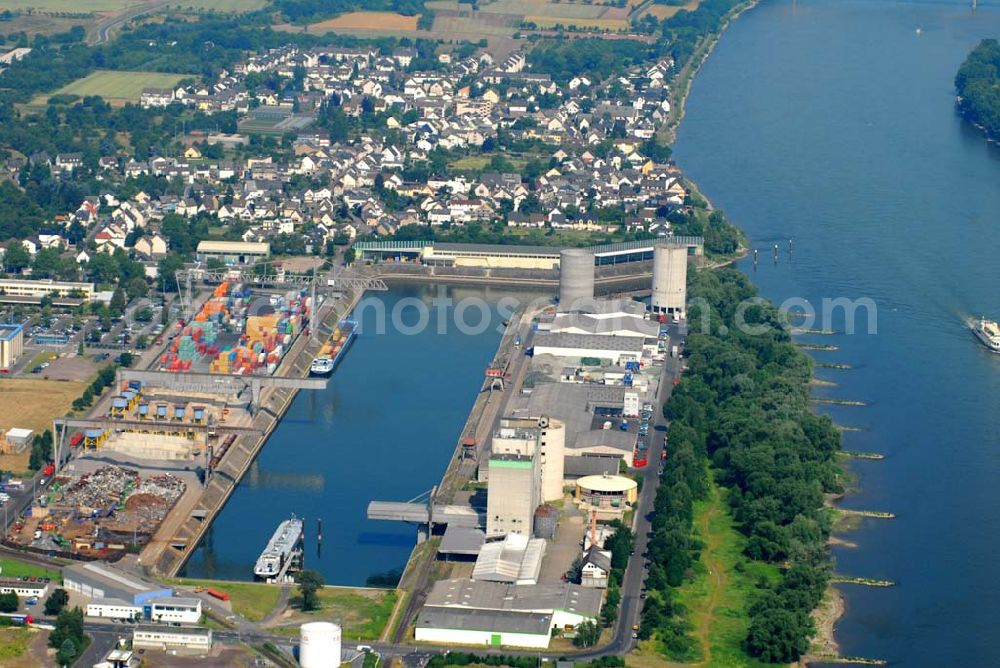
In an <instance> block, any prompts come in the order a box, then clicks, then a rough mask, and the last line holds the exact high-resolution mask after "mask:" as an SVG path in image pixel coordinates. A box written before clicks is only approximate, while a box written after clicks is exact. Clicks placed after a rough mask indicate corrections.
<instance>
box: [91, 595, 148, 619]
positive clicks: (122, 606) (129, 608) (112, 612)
mask: <svg viewBox="0 0 1000 668" xmlns="http://www.w3.org/2000/svg"><path fill="white" fill-rule="evenodd" d="M86 613H87V616H88V617H102V618H107V619H141V618H142V606H139V605H135V604H134V603H132V602H131V601H123V600H122V599H120V598H100V599H96V600H93V601H91V602H90V603H88V604H87V609H86Z"/></svg>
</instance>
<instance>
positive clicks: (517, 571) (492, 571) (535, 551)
mask: <svg viewBox="0 0 1000 668" xmlns="http://www.w3.org/2000/svg"><path fill="white" fill-rule="evenodd" d="M543 556H545V541H544V540H543V539H541V538H531V537H530V536H526V535H522V534H515V533H511V534H507V535H506V536H504V537H503V538H502V539H500V540H492V541H487V542H485V543H483V545H482V546H481V547H480V548H479V556H478V557H477V559H476V565H475V567H474V568H473V569H472V579H473V580H477V581H483V582H506V583H510V584H514V585H533V584H538V575H539V573H541V570H542V557H543Z"/></svg>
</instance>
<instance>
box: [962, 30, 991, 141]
mask: <svg viewBox="0 0 1000 668" xmlns="http://www.w3.org/2000/svg"><path fill="white" fill-rule="evenodd" d="M955 91H956V92H957V93H958V109H959V111H960V112H961V113H962V115H963V116H964V117H965V118H966V119H967V120H968V121H969V122H970V123H974V124H975V125H976V126H978V127H980V128H982V130H983V132H985V133H986V136H987V137H990V138H991V139H1000V43H998V42H997V40H995V39H984V40H983V41H982V42H980V43H979V45H978V46H976V48H974V49H973V50H972V52H971V53H969V55H968V57H967V58H966V59H965V62H963V63H962V66H961V67H959V68H958V74H956V75H955Z"/></svg>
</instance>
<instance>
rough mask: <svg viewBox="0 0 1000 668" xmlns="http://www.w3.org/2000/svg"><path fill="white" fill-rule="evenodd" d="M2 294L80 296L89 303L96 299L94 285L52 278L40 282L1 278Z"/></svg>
mask: <svg viewBox="0 0 1000 668" xmlns="http://www.w3.org/2000/svg"><path fill="white" fill-rule="evenodd" d="M0 294H4V295H7V296H11V297H45V296H50V295H58V296H60V297H73V296H79V298H80V299H83V300H85V301H88V302H89V301H91V300H92V299H93V298H94V284H93V283H81V282H77V281H54V280H52V279H51V278H40V279H38V280H23V279H20V278H0Z"/></svg>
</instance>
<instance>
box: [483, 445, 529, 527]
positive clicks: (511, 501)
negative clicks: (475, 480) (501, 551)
mask: <svg viewBox="0 0 1000 668" xmlns="http://www.w3.org/2000/svg"><path fill="white" fill-rule="evenodd" d="M538 454H539V453H538V450H536V451H535V453H534V454H533V455H520V454H511V455H502V454H493V455H491V456H490V459H489V483H488V485H487V493H486V535H487V536H502V535H504V534H509V533H515V534H521V535H523V536H530V535H531V530H532V518H533V517H534V513H535V508H537V507H538V506H539V505H540V504H541V496H542V489H541V487H542V485H541V482H542V480H541V469H540V466H539V458H538Z"/></svg>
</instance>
